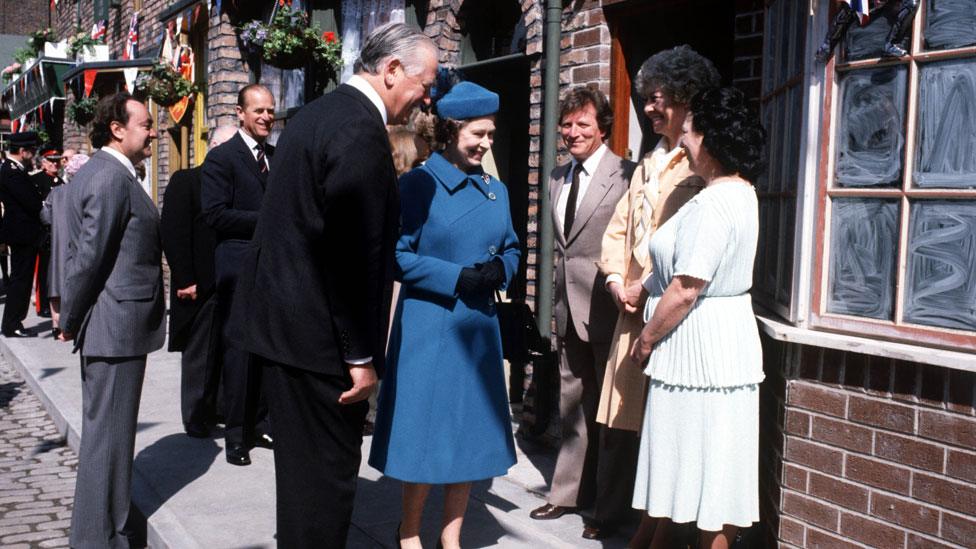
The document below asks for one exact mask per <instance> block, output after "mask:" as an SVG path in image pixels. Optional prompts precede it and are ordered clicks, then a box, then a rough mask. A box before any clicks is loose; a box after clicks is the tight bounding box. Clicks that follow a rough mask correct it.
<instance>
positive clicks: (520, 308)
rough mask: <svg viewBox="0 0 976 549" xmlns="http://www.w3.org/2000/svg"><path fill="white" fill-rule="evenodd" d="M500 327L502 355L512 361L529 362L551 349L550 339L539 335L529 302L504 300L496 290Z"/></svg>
mask: <svg viewBox="0 0 976 549" xmlns="http://www.w3.org/2000/svg"><path fill="white" fill-rule="evenodd" d="M495 307H496V308H497V311H498V327H499V328H500V330H501V333H502V356H503V357H504V358H505V360H508V361H509V362H512V363H518V364H527V363H529V362H532V360H533V359H535V358H538V357H539V356H542V355H543V354H545V353H547V352H548V351H549V344H548V341H545V340H544V339H543V338H542V336H540V335H539V330H538V329H537V328H536V322H535V314H534V313H533V312H532V309H531V308H529V305H528V303H525V302H522V301H502V299H501V294H500V293H499V292H498V291H497V290H496V291H495Z"/></svg>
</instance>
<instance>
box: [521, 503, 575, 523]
mask: <svg viewBox="0 0 976 549" xmlns="http://www.w3.org/2000/svg"><path fill="white" fill-rule="evenodd" d="M572 510H573V508H572V507H560V506H558V505H553V504H551V503H547V504H545V505H543V506H542V507H539V508H538V509H535V510H533V511H532V512H531V513H529V517H531V518H534V519H535V520H553V519H557V518H559V517H561V516H563V515H565V514H566V513H568V512H570V511H572Z"/></svg>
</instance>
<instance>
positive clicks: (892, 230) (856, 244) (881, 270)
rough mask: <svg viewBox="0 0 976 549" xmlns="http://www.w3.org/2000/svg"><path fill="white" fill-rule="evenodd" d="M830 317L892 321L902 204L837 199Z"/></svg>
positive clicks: (833, 221)
mask: <svg viewBox="0 0 976 549" xmlns="http://www.w3.org/2000/svg"><path fill="white" fill-rule="evenodd" d="M830 227H831V228H830V273H829V276H830V279H829V289H828V296H827V312H830V313H839V314H848V315H855V316H864V317H868V318H877V319H881V320H891V316H892V310H893V307H892V302H893V300H894V298H893V296H894V288H895V259H896V256H897V255H898V202H897V201H895V200H876V199H870V198H837V199H834V200H833V210H832V213H831V223H830Z"/></svg>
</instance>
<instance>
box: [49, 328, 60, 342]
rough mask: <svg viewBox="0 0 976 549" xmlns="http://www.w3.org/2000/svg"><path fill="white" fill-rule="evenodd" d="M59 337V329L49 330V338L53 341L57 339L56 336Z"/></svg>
mask: <svg viewBox="0 0 976 549" xmlns="http://www.w3.org/2000/svg"><path fill="white" fill-rule="evenodd" d="M60 335H61V329H60V328H51V337H53V338H54V339H57V338H58V336H60Z"/></svg>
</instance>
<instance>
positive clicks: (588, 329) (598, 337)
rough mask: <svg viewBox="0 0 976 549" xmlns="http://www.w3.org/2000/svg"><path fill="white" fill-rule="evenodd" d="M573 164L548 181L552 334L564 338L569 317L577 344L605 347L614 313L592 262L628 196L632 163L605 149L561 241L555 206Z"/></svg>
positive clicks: (608, 296) (614, 308) (598, 257)
mask: <svg viewBox="0 0 976 549" xmlns="http://www.w3.org/2000/svg"><path fill="white" fill-rule="evenodd" d="M571 165H572V163H571V162H570V163H567V164H564V165H562V166H558V167H556V168H555V169H554V170H553V171H552V174H551V176H550V179H549V190H550V193H549V195H550V200H551V202H552V217H553V226H554V227H555V231H554V232H555V233H556V245H555V252H556V287H555V290H556V296H555V307H554V316H555V318H556V333H557V335H559V337H564V336H565V335H566V326H567V323H568V319H569V318H570V317H572V319H573V327H574V328H575V329H576V333H577V334H578V335H579V337H580V339H581V340H583V341H589V342H602V343H605V342H608V341H610V337H611V335H612V334H613V328H614V322H615V320H614V319H615V318H616V317H617V308H616V306H615V305H614V304H613V300H612V299H611V298H610V294H609V293H607V290H606V288H605V287H604V282H605V280H606V279H605V277H604V276H603V275H602V274H600V271H599V270H598V269H597V266H596V263H597V261H598V260H599V259H600V250H601V246H602V242H603V233H604V232H606V228H607V223H609V222H610V217H611V216H613V213H614V210H615V208H616V206H617V203H618V202H619V201H620V198H621V197H622V196H624V195H625V194H626V193H627V186H628V184H629V181H630V177H631V175H632V174H633V172H634V167H635V164H634V163H633V162H631V161H629V160H624V159H623V158H620V157H619V156H617V155H616V154H614V153H613V152H612V151H609V150H608V151H607V152H606V153H605V154H604V155H603V158H602V159H600V163H599V164H598V165H597V168H596V170H594V172H593V177H592V178H591V179H590V184H589V186H588V187H587V189H586V194H585V195H583V200H582V202H580V206H579V209H578V210H577V212H576V218H575V221H574V222H573V229H572V231H571V232H570V233H569V237H568V238H564V237H563V232H562V225H561V224H560V222H559V219H558V217H557V215H556V204H558V203H559V193H560V192H561V191H562V189H563V186H564V183H565V181H566V178H567V177H569V176H570V166H571Z"/></svg>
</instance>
